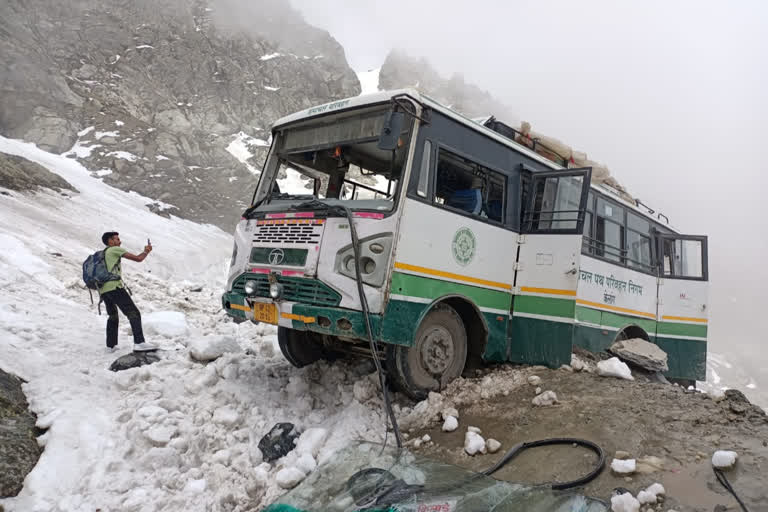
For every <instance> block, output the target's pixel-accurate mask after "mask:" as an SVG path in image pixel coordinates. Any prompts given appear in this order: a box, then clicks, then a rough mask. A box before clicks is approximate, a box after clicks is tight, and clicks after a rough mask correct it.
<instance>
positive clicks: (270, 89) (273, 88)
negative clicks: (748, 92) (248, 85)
mask: <svg viewBox="0 0 768 512" xmlns="http://www.w3.org/2000/svg"><path fill="white" fill-rule="evenodd" d="M264 88H265V89H266V90H268V91H279V90H280V88H279V87H270V86H268V85H265V86H264Z"/></svg>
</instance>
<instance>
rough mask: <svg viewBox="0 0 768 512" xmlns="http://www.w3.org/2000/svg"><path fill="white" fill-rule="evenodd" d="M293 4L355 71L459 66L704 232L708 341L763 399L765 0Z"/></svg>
mask: <svg viewBox="0 0 768 512" xmlns="http://www.w3.org/2000/svg"><path fill="white" fill-rule="evenodd" d="M292 4H293V5H294V6H295V7H296V8H298V9H299V10H300V11H301V12H302V13H303V14H304V16H305V18H306V20H307V21H308V22H309V23H311V24H313V25H316V26H318V27H320V28H324V29H326V30H328V31H329V32H330V33H331V35H332V36H333V37H335V38H336V39H337V40H338V41H339V42H340V43H341V44H342V46H343V47H344V49H345V51H346V55H347V59H348V61H349V63H350V65H351V66H352V67H353V68H354V69H356V70H358V71H363V70H367V69H371V68H376V67H379V66H381V63H382V62H383V61H384V58H385V57H386V55H387V53H388V52H389V51H390V50H391V49H392V48H400V49H402V50H403V51H405V52H407V53H408V54H410V55H412V56H415V57H426V58H427V60H428V61H429V62H430V63H431V64H432V65H433V66H434V67H435V68H436V69H437V70H438V71H440V72H441V73H442V74H443V75H444V76H446V77H449V76H451V75H452V74H453V73H457V72H458V73H461V74H463V76H464V77H465V79H466V80H467V82H471V83H475V84H477V85H478V86H480V87H481V88H482V89H485V90H487V91H489V92H490V93H491V94H493V95H494V96H495V97H496V98H497V99H499V100H501V101H502V102H504V103H506V104H508V105H509V106H510V109H511V110H512V111H513V112H516V113H517V116H518V118H519V119H523V120H527V121H529V122H531V124H532V126H533V129H534V130H536V131H538V132H540V133H544V134H546V135H549V136H553V137H557V138H559V139H560V140H562V141H563V142H566V143H567V144H570V145H571V146H573V147H574V148H575V149H579V150H582V151H585V152H587V153H588V155H589V157H590V158H591V159H593V160H596V161H599V162H604V163H605V164H606V165H607V166H608V167H609V168H610V169H611V172H612V174H613V176H615V177H616V178H617V179H618V180H619V182H621V183H622V185H624V186H625V187H627V189H628V190H629V192H630V193H631V194H632V195H634V196H635V197H637V198H639V199H641V200H642V201H643V202H644V203H646V204H648V205H650V206H651V207H652V208H654V209H655V210H656V211H661V212H663V213H664V214H665V215H667V216H668V217H669V218H670V219H671V224H672V225H673V226H674V227H676V228H677V229H679V230H680V231H681V232H683V233H687V234H704V235H708V236H709V274H710V281H711V288H710V330H709V340H710V342H709V351H710V352H716V353H720V354H725V355H726V356H727V357H728V358H729V359H730V360H731V361H733V362H736V363H737V364H738V365H740V366H742V367H743V368H744V370H745V373H748V374H750V375H753V376H755V377H756V378H761V380H762V383H763V384H762V386H759V387H762V388H763V389H762V390H759V391H758V392H752V396H753V397H754V396H755V393H761V395H760V398H759V399H758V401H760V402H762V404H763V406H767V405H768V395H766V394H765V393H766V389H765V388H768V351H766V350H764V349H763V345H765V344H766V343H767V342H768V336H767V335H766V334H765V333H766V329H765V327H764V322H763V318H762V315H763V314H764V312H765V311H766V309H767V306H768V299H766V297H767V296H768V290H766V287H767V286H768V265H766V264H764V263H763V260H764V259H765V255H766V254H767V253H768V215H766V213H765V211H764V210H763V208H764V200H763V195H764V190H766V187H767V186H768V164H766V158H765V157H764V155H763V154H762V149H763V147H764V145H765V143H764V141H765V139H766V136H768V129H767V128H766V124H765V123H766V118H767V117H768V95H767V94H766V91H768V70H767V67H766V62H768V35H766V30H765V28H766V26H768V4H764V3H761V2H735V3H727V4H724V3H721V2H700V1H695V2H693V1H690V2H658V1H657V2H642V3H639V2H638V3H627V2H611V1H591V2H578V3H576V2H565V1H563V2H548V1H544V2H520V1H517V2H504V3H502V2H477V1H476V2H460V1H453V0H452V1H446V0H443V1H436V0H425V1H422V2H406V1H402V0H391V1H389V2H386V3H380V2H376V3H366V2H356V3H349V2H344V1H342V0H327V1H324V2H314V1H311V0H292ZM489 114H492V112H489ZM730 384H731V385H733V386H737V387H738V386H741V385H744V384H745V383H740V382H732V383H730ZM745 391H746V392H747V393H748V394H750V391H749V390H745Z"/></svg>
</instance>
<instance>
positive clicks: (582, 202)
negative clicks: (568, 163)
mask: <svg viewBox="0 0 768 512" xmlns="http://www.w3.org/2000/svg"><path fill="white" fill-rule="evenodd" d="M569 176H582V182H581V183H582V185H581V186H582V190H581V197H580V198H579V209H578V210H576V212H577V217H576V219H575V220H576V227H574V228H558V229H552V228H548V229H538V228H537V229H531V227H530V226H531V225H532V224H533V220H532V219H529V220H526V217H527V216H528V215H532V214H533V208H534V205H535V201H536V196H535V194H534V191H535V187H536V182H537V180H539V179H543V180H546V179H547V178H562V177H569ZM526 180H527V181H528V183H526ZM591 182H592V168H591V167H582V168H578V169H558V170H551V171H536V170H533V169H531V168H529V167H526V166H525V165H523V166H522V169H521V170H520V190H521V196H522V195H523V194H524V193H525V196H526V199H525V201H526V202H527V203H528V204H527V205H526V204H522V198H521V205H520V206H521V209H520V233H524V234H528V235H582V236H584V220H585V218H586V211H587V206H586V205H587V199H588V198H589V191H590V190H591ZM524 191H525V192H524ZM566 211H572V210H566ZM529 212H531V213H529ZM550 213H552V214H554V213H557V212H555V211H552V212H550ZM539 215H541V212H539ZM551 220H555V221H557V222H573V220H574V219H551Z"/></svg>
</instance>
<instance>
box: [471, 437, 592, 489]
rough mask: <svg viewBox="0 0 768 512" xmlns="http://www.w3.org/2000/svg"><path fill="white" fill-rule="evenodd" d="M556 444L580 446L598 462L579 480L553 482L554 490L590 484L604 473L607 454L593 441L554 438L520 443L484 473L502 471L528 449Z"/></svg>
mask: <svg viewBox="0 0 768 512" xmlns="http://www.w3.org/2000/svg"><path fill="white" fill-rule="evenodd" d="M554 444H571V445H573V444H575V445H578V446H583V447H585V448H589V449H590V450H592V451H593V452H595V453H596V454H597V457H598V460H597V464H596V465H595V468H594V469H593V470H592V471H590V472H589V473H587V474H586V475H584V476H583V477H581V478H577V479H576V480H570V481H568V482H553V483H551V484H550V486H551V487H552V489H555V490H558V491H561V490H564V489H570V488H572V487H578V486H580V485H584V484H586V483H588V482H591V481H592V480H594V479H595V478H597V476H598V475H599V474H600V473H601V472H602V471H603V468H604V467H605V453H603V449H602V448H600V447H599V446H598V445H597V444H595V443H593V442H592V441H587V440H586V439H575V438H570V437H554V438H551V439H541V440H539V441H529V442H524V443H519V444H516V445H515V446H513V447H512V448H511V449H510V450H509V451H508V452H507V453H506V454H505V455H504V457H502V458H501V460H499V462H497V463H496V464H494V465H493V466H491V467H490V468H488V469H486V470H485V471H483V472H482V474H483V475H485V476H490V475H492V474H493V473H495V472H496V471H498V470H500V469H501V468H503V467H504V466H506V465H507V463H509V461H511V460H512V459H514V458H515V457H517V456H518V455H520V453H521V452H522V451H524V450H527V449H528V448H536V447H538V446H548V445H554Z"/></svg>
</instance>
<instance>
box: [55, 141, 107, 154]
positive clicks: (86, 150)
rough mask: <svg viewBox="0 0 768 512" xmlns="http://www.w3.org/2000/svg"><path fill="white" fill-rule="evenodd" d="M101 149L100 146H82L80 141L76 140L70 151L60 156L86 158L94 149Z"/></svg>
mask: <svg viewBox="0 0 768 512" xmlns="http://www.w3.org/2000/svg"><path fill="white" fill-rule="evenodd" d="M100 147H102V146H101V144H91V145H90V146H83V145H82V144H81V142H80V140H77V141H76V142H75V144H74V146H72V149H70V150H69V151H67V152H66V153H64V154H62V156H69V155H74V156H76V157H77V158H88V157H89V156H91V153H92V152H93V150H94V149H96V148H100Z"/></svg>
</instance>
